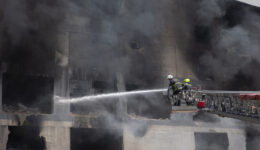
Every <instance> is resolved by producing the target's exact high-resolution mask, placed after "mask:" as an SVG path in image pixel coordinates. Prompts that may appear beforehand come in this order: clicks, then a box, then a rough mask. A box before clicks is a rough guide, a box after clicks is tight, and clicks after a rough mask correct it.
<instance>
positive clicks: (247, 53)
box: [191, 0, 260, 90]
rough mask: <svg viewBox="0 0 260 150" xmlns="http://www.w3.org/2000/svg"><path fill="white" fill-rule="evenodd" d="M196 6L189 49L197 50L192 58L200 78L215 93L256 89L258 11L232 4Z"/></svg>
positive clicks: (204, 0)
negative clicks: (211, 87) (217, 90)
mask: <svg viewBox="0 0 260 150" xmlns="http://www.w3.org/2000/svg"><path fill="white" fill-rule="evenodd" d="M198 2H199V3H198V4H197V6H196V5H195V7H197V8H196V10H197V11H196V14H195V18H196V19H195V23H194V24H192V25H191V28H193V29H194V35H193V37H194V41H195V42H194V43H195V44H193V46H191V47H192V49H193V51H194V49H200V50H197V52H195V53H197V54H196V55H197V56H198V59H194V58H193V59H194V61H196V62H199V66H200V71H199V72H197V73H198V74H199V76H200V78H201V79H202V80H204V81H205V79H209V80H210V83H209V84H212V85H215V86H214V88H218V89H229V90H257V89H259V88H260V87H259V83H260V82H259V79H258V77H257V76H256V74H258V73H259V69H257V68H258V67H259V58H260V57H259V55H260V51H259V36H258V34H257V33H258V32H259V27H260V22H259V19H260V14H259V9H257V8H254V7H253V6H248V5H245V4H242V3H239V2H236V1H232V0H224V1H223V0H222V1H221V0H200V1H198ZM192 53H194V52H192Z"/></svg>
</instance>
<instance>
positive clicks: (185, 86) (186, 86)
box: [183, 78, 192, 90]
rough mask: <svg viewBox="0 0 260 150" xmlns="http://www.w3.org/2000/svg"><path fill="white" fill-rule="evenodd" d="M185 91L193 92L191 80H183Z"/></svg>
mask: <svg viewBox="0 0 260 150" xmlns="http://www.w3.org/2000/svg"><path fill="white" fill-rule="evenodd" d="M183 82H184V83H183V90H191V86H192V85H191V83H190V79H189V78H186V79H184V80H183Z"/></svg>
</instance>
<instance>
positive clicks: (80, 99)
mask: <svg viewBox="0 0 260 150" xmlns="http://www.w3.org/2000/svg"><path fill="white" fill-rule="evenodd" d="M166 90H167V89H153V90H140V91H129V92H115V93H106V94H99V95H88V96H83V97H77V98H62V97H59V96H56V97H55V98H56V99H58V102H60V103H78V102H84V101H95V100H98V99H104V98H111V97H120V96H130V95H136V94H146V93H155V92H164V91H166Z"/></svg>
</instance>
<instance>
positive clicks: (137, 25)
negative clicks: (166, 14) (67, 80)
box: [68, 0, 162, 88]
mask: <svg viewBox="0 0 260 150" xmlns="http://www.w3.org/2000/svg"><path fill="white" fill-rule="evenodd" d="M158 4H159V2H157V1H155V0H152V1H146V0H143V1H137V0H134V1H120V0H112V1H110V2H109V3H107V1H98V2H97V1H75V2H72V3H71V5H70V6H71V13H70V15H71V16H72V17H71V18H72V20H68V22H71V21H72V22H71V26H70V28H71V29H73V30H74V31H73V32H74V33H71V45H72V46H71V47H74V48H73V50H72V51H71V53H70V54H71V65H73V67H74V66H75V67H80V68H81V69H85V70H95V71H96V72H98V73H97V74H98V75H90V76H98V77H94V78H99V79H101V78H103V79H104V80H111V79H112V80H113V78H114V77H115V74H116V73H118V72H120V73H122V75H123V76H124V78H125V81H126V84H132V85H137V87H139V88H144V87H151V86H154V85H155V83H156V80H155V79H156V76H158V72H156V71H154V70H155V69H156V68H159V66H160V64H158V60H160V51H159V50H160V49H159V46H158V44H156V43H155V42H154V41H155V40H158V39H156V37H157V36H158V35H159V34H160V31H161V27H160V22H159V21H160V20H162V19H161V18H162V16H161V12H160V11H161V9H160V8H159V7H158V6H159V5H158ZM82 31H83V33H82ZM158 41H159V40H158Z"/></svg>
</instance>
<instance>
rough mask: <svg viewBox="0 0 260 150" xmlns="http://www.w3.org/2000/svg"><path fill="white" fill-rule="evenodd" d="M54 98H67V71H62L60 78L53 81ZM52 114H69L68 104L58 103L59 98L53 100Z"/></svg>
mask: <svg viewBox="0 0 260 150" xmlns="http://www.w3.org/2000/svg"><path fill="white" fill-rule="evenodd" d="M54 96H59V97H60V98H69V74H68V69H67V68H66V69H63V70H62V73H61V76H60V77H59V78H56V79H55V83H54ZM53 113H54V114H59V115H69V114H70V104H69V103H59V98H54V106H53Z"/></svg>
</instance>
